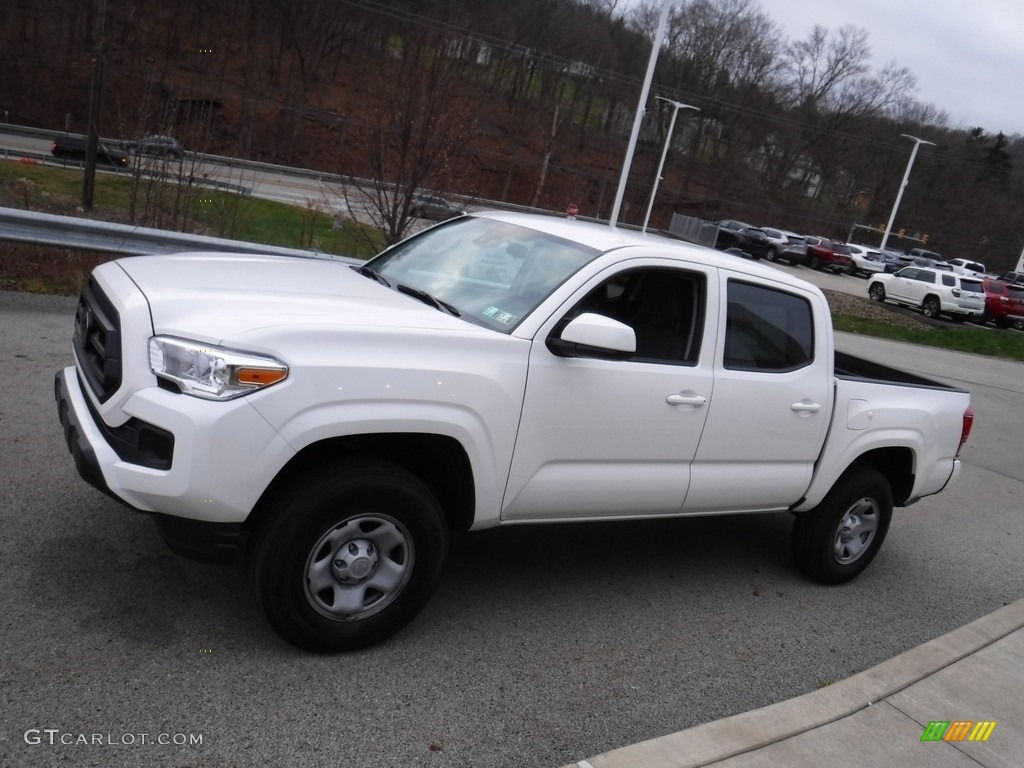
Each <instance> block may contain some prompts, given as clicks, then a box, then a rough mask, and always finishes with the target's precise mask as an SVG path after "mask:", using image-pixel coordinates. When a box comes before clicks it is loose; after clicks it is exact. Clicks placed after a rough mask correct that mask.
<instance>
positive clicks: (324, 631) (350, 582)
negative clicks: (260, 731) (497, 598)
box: [250, 462, 447, 652]
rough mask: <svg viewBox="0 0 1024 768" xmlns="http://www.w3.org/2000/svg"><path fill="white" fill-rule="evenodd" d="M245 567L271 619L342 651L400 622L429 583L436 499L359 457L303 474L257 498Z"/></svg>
mask: <svg viewBox="0 0 1024 768" xmlns="http://www.w3.org/2000/svg"><path fill="white" fill-rule="evenodd" d="M265 503H267V504H269V505H270V508H269V509H268V510H267V514H268V517H267V522H266V524H265V525H263V526H262V527H261V528H260V530H259V531H258V532H257V534H256V538H255V542H254V549H253V553H252V556H251V558H250V576H251V578H252V582H253V586H254V587H255V590H256V594H257V597H258V598H259V601H260V604H261V606H262V608H263V611H264V613H265V614H266V616H267V619H268V620H269V621H270V624H271V626H273V627H274V629H275V630H276V631H277V633H278V634H279V635H281V637H283V638H284V639H285V640H287V641H288V642H290V643H292V644H294V645H296V646H298V647H300V648H304V649H306V650H310V651H320V652H322V651H350V650H355V649H357V648H363V647H365V646H368V645H372V644H373V643H376V642H379V641H381V640H383V639H385V638H386V637H388V636H390V635H392V634H394V633H395V632H397V631H398V630H399V629H401V628H402V627H404V626H405V625H406V624H408V623H409V622H410V621H411V620H412V619H413V618H414V617H415V616H416V614H417V613H419V611H420V610H421V609H422V608H423V606H424V605H426V603H427V601H428V600H429V599H430V597H431V595H432V594H433V593H434V590H435V589H436V587H437V583H438V581H439V580H440V576H441V567H442V565H443V563H444V557H445V550H446V548H447V528H446V526H445V525H444V517H443V514H442V512H441V508H440V505H439V504H438V502H437V500H436V499H435V498H434V496H433V494H431V493H430V491H429V489H427V488H426V486H424V485H423V483H421V482H420V481H419V480H418V479H417V478H416V477H415V476H414V475H412V474H411V473H409V472H407V471H406V470H404V469H402V468H400V467H397V466H394V465H391V464H386V463H380V462H357V463H352V464H349V465H346V466H344V467H342V468H340V469H338V468H330V469H328V470H327V471H321V472H316V473H312V474H309V475H306V476H302V477H300V478H299V480H298V481H296V482H293V483H292V484H290V485H288V486H287V487H282V488H281V489H279V490H278V491H277V492H276V493H274V494H272V496H271V497H270V498H269V499H267V501H266V502H265Z"/></svg>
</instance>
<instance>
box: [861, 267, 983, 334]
mask: <svg viewBox="0 0 1024 768" xmlns="http://www.w3.org/2000/svg"><path fill="white" fill-rule="evenodd" d="M868 296H870V297H871V298H872V299H874V300H875V301H893V302H896V303H897V304H904V305H906V306H909V307H919V308H920V309H921V312H922V313H923V314H924V316H925V317H938V316H939V315H947V316H948V317H949V318H950V319H952V320H954V321H956V322H963V321H964V320H966V319H967V318H969V317H980V316H981V315H982V313H983V312H984V311H985V288H984V286H983V285H982V282H981V280H980V279H978V278H976V277H967V276H965V275H958V274H956V273H955V272H944V271H942V270H940V269H934V268H932V267H904V268H903V269H901V270H900V271H899V272H897V273H895V274H892V275H889V274H883V275H875V276H874V277H872V278H871V281H870V282H869V283H868Z"/></svg>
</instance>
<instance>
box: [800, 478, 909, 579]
mask: <svg viewBox="0 0 1024 768" xmlns="http://www.w3.org/2000/svg"><path fill="white" fill-rule="evenodd" d="M891 519H892V488H891V487H890V486H889V481H888V480H886V479H885V477H884V476H883V475H882V474H881V473H880V472H878V471H877V470H875V469H872V468H870V467H852V468H851V469H849V470H847V471H846V473H845V474H844V475H843V476H842V477H840V478H839V480H838V481H837V482H836V484H835V485H834V486H833V487H832V490H831V491H829V493H828V495H827V496H826V497H825V498H824V499H823V500H822V501H821V503H820V504H819V505H818V506H817V507H815V508H814V509H813V510H812V511H810V512H805V513H803V514H800V515H798V516H797V518H796V522H795V523H794V524H793V558H794V560H795V561H796V564H797V567H798V568H799V569H800V571H801V572H803V573H804V574H805V575H806V576H809V577H810V578H812V579H814V580H815V581H818V582H821V583H822V584H842V583H843V582H846V581H849V580H850V579H852V578H854V577H855V576H857V574H859V573H860V572H861V571H863V570H864V569H865V568H867V567H868V565H869V564H870V563H871V561H872V560H874V559H875V555H877V554H878V550H879V549H880V548H881V546H882V542H883V541H884V540H885V535H886V533H888V531H889V522H890V520H891Z"/></svg>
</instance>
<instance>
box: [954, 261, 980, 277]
mask: <svg viewBox="0 0 1024 768" xmlns="http://www.w3.org/2000/svg"><path fill="white" fill-rule="evenodd" d="M947 263H949V264H951V265H952V266H953V271H954V272H956V273H957V274H958V275H970V276H971V277H984V276H985V275H986V274H987V273H988V270H987V269H985V265H984V264H982V263H981V262H980V261H971V260H970V259H950V260H949V262H947Z"/></svg>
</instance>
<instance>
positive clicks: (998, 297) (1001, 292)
mask: <svg viewBox="0 0 1024 768" xmlns="http://www.w3.org/2000/svg"><path fill="white" fill-rule="evenodd" d="M981 283H982V285H983V286H984V288H985V312H984V314H983V315H982V316H981V318H980V320H981V322H983V323H987V322H988V321H990V320H991V321H992V322H993V323H994V324H995V326H996V327H997V328H1010V327H1011V326H1012V327H1014V328H1017V329H1018V330H1024V286H1021V285H1010V284H1009V283H1004V282H1003V281H1001V280H990V279H988V278H986V279H984V280H982V281H981Z"/></svg>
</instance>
